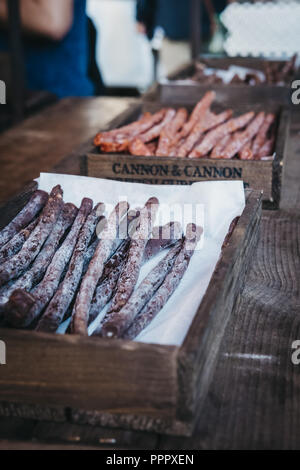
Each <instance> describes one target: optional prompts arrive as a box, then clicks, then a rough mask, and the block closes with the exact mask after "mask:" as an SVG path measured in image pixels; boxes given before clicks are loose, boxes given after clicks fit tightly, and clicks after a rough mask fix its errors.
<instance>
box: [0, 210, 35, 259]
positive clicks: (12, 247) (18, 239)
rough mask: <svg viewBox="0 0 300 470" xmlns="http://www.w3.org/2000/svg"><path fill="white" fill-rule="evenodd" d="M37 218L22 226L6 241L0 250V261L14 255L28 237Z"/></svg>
mask: <svg viewBox="0 0 300 470" xmlns="http://www.w3.org/2000/svg"><path fill="white" fill-rule="evenodd" d="M37 223H38V219H35V220H34V221H33V222H31V223H30V224H29V225H28V226H27V227H26V228H23V229H22V230H20V232H18V233H17V234H16V235H15V236H14V237H13V238H12V239H11V240H10V241H9V242H7V243H6V244H5V245H4V246H3V248H2V249H1V250H0V263H5V261H7V259H8V258H11V257H12V256H14V255H15V254H16V253H18V251H20V249H21V248H22V245H23V243H24V242H26V240H27V239H28V238H29V236H30V234H31V232H32V231H33V230H34V229H35V227H36V226H37Z"/></svg>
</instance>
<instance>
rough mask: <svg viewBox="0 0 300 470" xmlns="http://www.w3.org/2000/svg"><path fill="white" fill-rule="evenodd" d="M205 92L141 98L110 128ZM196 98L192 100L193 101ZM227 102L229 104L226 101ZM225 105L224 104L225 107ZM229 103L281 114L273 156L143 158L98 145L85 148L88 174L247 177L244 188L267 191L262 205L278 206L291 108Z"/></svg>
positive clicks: (165, 179) (179, 180)
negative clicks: (165, 99) (168, 98)
mask: <svg viewBox="0 0 300 470" xmlns="http://www.w3.org/2000/svg"><path fill="white" fill-rule="evenodd" d="M202 96H203V94H202V93H200V94H199V95H198V96H197V97H196V96H195V94H194V93H193V94H192V96H191V97H190V98H191V99H190V100H188V101H187V102H186V101H179V102H177V103H175V102H174V101H172V102H170V101H169V102H168V103H153V102H143V103H141V104H139V105H135V106H132V107H130V108H129V110H126V111H125V112H124V113H123V114H121V115H120V116H119V117H118V118H116V119H114V120H113V121H112V122H111V123H110V124H109V125H108V129H114V128H117V127H120V126H122V125H124V124H127V123H130V122H132V121H134V120H136V119H137V118H138V117H139V116H140V114H141V113H142V112H146V111H151V112H155V111H157V110H158V109H161V108H162V107H163V106H173V107H175V108H176V107H179V106H186V107H187V108H188V109H189V110H192V108H193V106H194V105H195V104H196V103H197V101H198V100H199V99H201V97H202ZM191 103H192V104H191ZM227 106H228V105H227ZM227 106H226V107H227ZM230 107H231V108H232V109H233V110H234V112H235V113H243V112H247V111H250V110H253V111H256V112H258V111H267V112H275V113H276V115H277V129H276V144H275V155H274V159H272V160H266V161H262V160H260V161H253V160H252V161H251V160H243V161H242V160H223V159H222V160H219V159H218V160H213V159H208V158H199V159H188V158H175V157H155V156H154V157H143V156H142V157H139V156H133V155H129V154H114V153H110V154H104V153H99V151H98V150H97V149H96V148H91V152H88V153H87V158H86V173H87V175H88V176H94V177H98V178H110V179H118V180H123V181H139V182H141V183H151V184H191V183H194V182H196V181H212V180H228V179H229V180H243V181H244V184H245V188H252V189H257V190H263V193H264V195H263V207H264V208H265V209H277V208H278V207H279V202H280V192H281V175H282V168H283V165H284V160H285V155H286V151H287V142H288V132H289V123H290V112H289V109H288V108H286V107H284V106H280V105H279V104H276V103H275V104H272V103H263V104H259V105H258V104H251V102H250V104H249V102H248V104H247V105H240V104H239V102H238V100H232V101H231V105H230ZM223 108H224V103H223V100H222V96H220V93H219V91H217V98H216V109H218V111H220V110H222V109H223Z"/></svg>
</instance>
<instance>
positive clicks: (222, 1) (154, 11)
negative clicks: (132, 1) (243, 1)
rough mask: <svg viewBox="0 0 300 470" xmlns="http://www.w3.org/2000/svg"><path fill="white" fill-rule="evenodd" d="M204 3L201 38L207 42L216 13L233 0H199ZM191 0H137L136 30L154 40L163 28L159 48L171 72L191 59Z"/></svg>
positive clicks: (167, 68) (162, 61) (214, 30)
mask: <svg viewBox="0 0 300 470" xmlns="http://www.w3.org/2000/svg"><path fill="white" fill-rule="evenodd" d="M199 1H200V2H201V7H202V8H201V28H202V31H201V34H202V41H203V42H208V41H209V40H210V39H211V38H212V36H213V35H214V33H215V32H216V28H217V22H216V15H217V14H218V13H221V12H222V11H223V10H224V8H225V7H226V6H227V4H228V3H230V1H228V0H199ZM190 7H191V1H190V0H137V14H136V19H137V29H138V31H139V32H140V33H142V34H146V35H147V37H148V39H149V40H151V39H153V36H154V34H155V30H157V28H162V30H163V33H164V39H163V42H162V47H161V50H160V61H161V64H162V66H163V69H164V73H165V74H166V75H168V74H169V73H171V72H173V71H174V70H175V69H177V68H178V67H179V66H181V65H182V64H184V63H187V62H189V61H190V60H191V46H190V39H191V34H190V26H191V11H190Z"/></svg>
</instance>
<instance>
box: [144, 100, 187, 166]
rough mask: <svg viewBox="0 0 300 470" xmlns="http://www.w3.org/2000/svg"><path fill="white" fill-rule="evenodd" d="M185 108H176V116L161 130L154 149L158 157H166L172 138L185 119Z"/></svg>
mask: <svg viewBox="0 0 300 470" xmlns="http://www.w3.org/2000/svg"><path fill="white" fill-rule="evenodd" d="M187 116H188V113H187V110H186V109H185V108H180V109H178V111H177V113H176V116H175V117H174V119H172V121H171V122H169V124H167V125H166V127H165V128H164V129H163V130H162V132H161V134H160V138H159V142H158V147H157V150H156V155H157V156H159V157H167V156H168V155H169V148H170V146H171V143H172V140H173V139H174V138H175V136H176V134H177V132H179V131H180V129H181V128H182V126H183V125H184V124H185V123H186V120H187ZM152 155H154V154H152Z"/></svg>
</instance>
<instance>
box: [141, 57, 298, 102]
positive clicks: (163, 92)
mask: <svg viewBox="0 0 300 470" xmlns="http://www.w3.org/2000/svg"><path fill="white" fill-rule="evenodd" d="M199 61H200V62H201V63H204V64H206V65H207V66H208V67H209V68H216V69H227V68H228V67H229V66H230V65H237V66H242V67H247V68H251V69H256V70H261V71H263V70H264V65H265V64H266V62H268V63H270V64H274V65H277V64H280V63H282V61H280V60H272V59H264V58H259V57H258V58H257V57H212V56H209V55H207V56H203V57H200V58H199ZM195 63H196V62H195V61H192V62H190V63H188V64H184V65H183V66H181V67H180V68H178V69H177V70H176V71H175V72H173V73H172V74H170V75H169V76H168V77H167V79H166V80H161V81H160V82H159V83H158V85H157V88H156V89H155V95H156V99H159V100H161V101H162V102H168V101H169V100H170V99H171V100H176V99H180V100H181V99H183V100H186V99H188V97H189V96H191V92H194V93H197V94H198V95H199V94H200V96H201V95H202V94H204V93H205V92H206V91H207V90H209V89H211V88H212V87H213V88H214V89H215V90H216V91H218V92H219V93H220V95H221V96H222V100H223V103H224V104H226V105H228V104H229V103H230V101H231V100H232V99H238V100H239V102H240V103H249V102H256V103H259V102H261V101H272V102H277V103H281V104H286V105H289V104H290V103H291V94H292V88H291V86H288V85H286V86H278V85H275V84H274V85H268V84H265V85H264V84H262V85H256V86H249V85H246V84H237V85H234V84H229V85H226V84H222V83H221V84H213V85H206V84H204V83H201V82H200V81H199V82H198V81H191V77H192V76H193V75H194V73H195V71H196V67H195ZM298 75H299V74H298V72H296V73H295V76H294V79H296V78H297V77H298ZM153 92H154V90H153V89H152V93H151V92H150V93H146V95H145V99H146V100H147V99H151V97H152V96H153Z"/></svg>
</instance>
